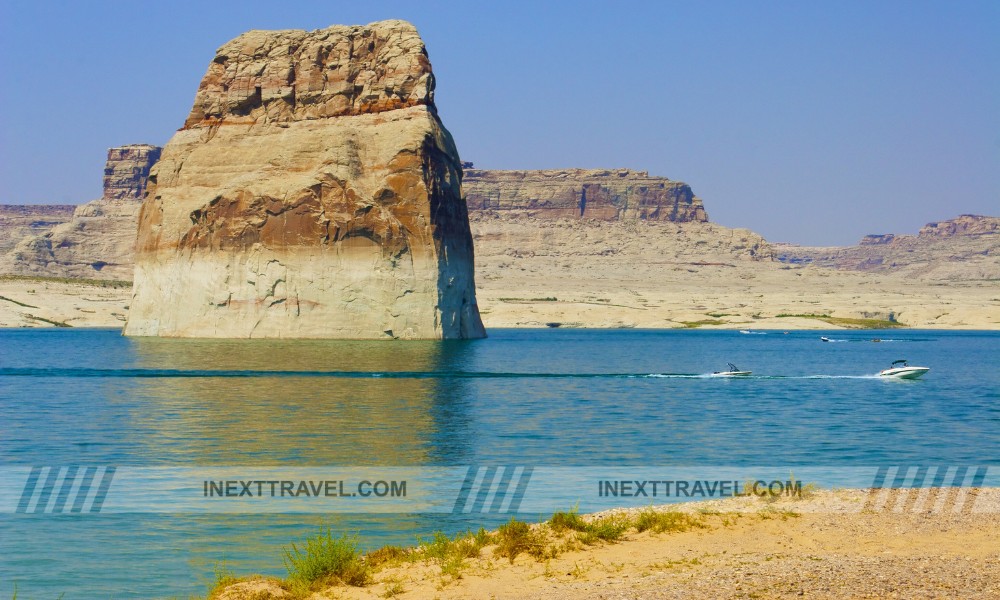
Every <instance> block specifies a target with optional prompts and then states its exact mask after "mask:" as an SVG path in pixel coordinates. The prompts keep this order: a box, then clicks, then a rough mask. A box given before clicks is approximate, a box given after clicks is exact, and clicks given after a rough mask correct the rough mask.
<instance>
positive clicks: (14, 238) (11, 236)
mask: <svg viewBox="0 0 1000 600" xmlns="http://www.w3.org/2000/svg"><path fill="white" fill-rule="evenodd" d="M75 208H76V206H74V205H72V204H0V255H3V254H4V253H5V252H7V251H8V250H10V249H11V248H13V247H14V246H16V245H17V243H18V242H19V241H21V240H22V239H24V238H25V237H26V236H31V235H39V234H43V233H45V232H46V231H48V230H49V229H51V228H52V227H54V226H56V225H59V224H60V223H65V222H66V221H69V220H70V219H71V218H72V217H73V210H74V209H75Z"/></svg>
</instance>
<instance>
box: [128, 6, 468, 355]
mask: <svg viewBox="0 0 1000 600" xmlns="http://www.w3.org/2000/svg"><path fill="white" fill-rule="evenodd" d="M461 184H462V169H461V163H460V161H459V158H458V152H457V150H456V149H455V144H454V142H453V141H452V138H451V135H450V134H449V133H448V131H447V130H446V129H445V128H444V126H443V125H442V124H441V121H440V120H439V119H438V116H437V111H436V109H435V106H434V75H433V74H432V73H431V65H430V61H429V60H428V58H427V52H426V50H425V48H424V44H423V41H422V40H421V39H420V36H419V35H418V33H417V31H416V29H415V28H414V27H413V26H412V25H411V24H409V23H406V22H404V21H381V22H377V23H372V24H370V25H366V26H333V27H329V28H327V29H322V30H317V31H312V32H305V31H298V30H285V31H250V32H248V33H245V34H243V35H241V36H239V37H238V38H236V39H235V40H233V41H231V42H229V43H227V44H226V45H224V46H222V47H221V48H220V49H219V50H218V52H217V54H216V56H215V58H214V60H213V61H212V63H211V64H210V65H209V68H208V72H207V73H206V74H205V77H204V78H203V79H202V82H201V85H200V86H199V88H198V93H197V95H196V97H195V101H194V107H193V108H192V109H191V113H190V115H189V116H188V118H187V120H186V122H185V124H184V127H183V128H182V129H181V130H180V131H178V132H177V133H176V134H175V135H174V137H173V138H172V139H171V140H170V142H169V143H168V144H167V146H166V147H165V148H164V149H163V155H162V158H161V159H160V162H159V163H158V164H157V166H156V167H155V168H154V169H153V172H152V173H151V175H150V178H149V186H148V188H147V191H148V193H147V196H146V200H145V202H144V203H143V206H142V211H141V214H140V217H139V230H138V238H137V244H136V264H135V279H134V282H135V283H134V297H133V300H132V303H131V307H130V310H129V317H128V323H127V325H126V327H125V334H126V335H159V336H177V337H298V338H305V337H313V338H353V339H373V338H426V339H441V338H476V337H483V336H485V332H484V330H483V325H482V321H481V320H480V317H479V310H478V307H477V305H476V296H475V283H474V279H473V249H472V235H471V233H470V230H469V220H468V211H467V208H466V205H465V203H464V201H463V200H462V195H461Z"/></svg>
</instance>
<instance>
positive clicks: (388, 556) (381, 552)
mask: <svg viewBox="0 0 1000 600" xmlns="http://www.w3.org/2000/svg"><path fill="white" fill-rule="evenodd" d="M409 555H410V553H409V552H407V551H406V550H404V549H402V548H400V547H399V546H382V547H381V548H379V549H377V550H372V551H371V552H368V553H366V554H365V564H366V565H368V566H369V567H372V568H374V567H377V566H380V565H384V564H387V563H393V562H400V561H402V560H405V559H406V558H407V557H408V556H409Z"/></svg>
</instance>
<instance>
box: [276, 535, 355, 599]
mask: <svg viewBox="0 0 1000 600" xmlns="http://www.w3.org/2000/svg"><path fill="white" fill-rule="evenodd" d="M283 550H284V554H285V556H284V559H283V562H284V563H285V568H286V569H287V570H288V578H289V580H291V581H292V583H295V584H306V585H311V584H313V583H315V582H331V581H332V580H336V581H340V582H342V583H345V584H347V585H354V586H362V585H365V584H367V583H368V582H369V580H370V579H371V571H370V569H369V567H368V566H367V565H366V564H365V563H364V561H362V560H361V554H360V552H359V551H358V538H357V535H353V536H349V535H347V534H346V533H345V534H343V535H341V536H340V537H334V535H333V531H332V530H331V529H330V527H327V528H326V529H325V530H323V529H321V530H320V532H319V533H317V534H316V535H314V536H313V537H310V538H307V539H306V541H305V546H304V547H303V548H302V549H300V548H299V547H298V546H296V545H295V544H294V543H293V544H292V546H291V548H290V549H289V548H285V549H283Z"/></svg>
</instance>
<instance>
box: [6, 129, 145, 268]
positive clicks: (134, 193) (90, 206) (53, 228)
mask: <svg viewBox="0 0 1000 600" xmlns="http://www.w3.org/2000/svg"><path fill="white" fill-rule="evenodd" d="M159 156H160V148H159V147H157V146H151V145H148V144H132V145H128V146H120V147H117V148H110V149H108V159H107V162H106V163H105V165H104V193H103V194H102V197H101V198H100V199H98V200H94V201H92V202H88V203H86V204H82V205H80V206H76V207H72V208H73V210H72V213H71V214H72V216H71V218H65V217H62V218H60V219H59V220H54V222H52V223H51V224H50V225H49V227H48V228H46V229H45V230H38V229H35V230H32V231H29V232H26V233H28V235H22V236H21V237H20V239H19V241H17V242H16V243H15V244H14V245H13V246H14V247H13V248H11V249H10V250H9V251H8V252H7V254H6V255H3V256H0V273H14V274H18V275H36V276H46V277H83V278H93V279H118V280H129V279H131V278H132V260H133V254H134V252H135V227H136V220H137V219H138V217H139V206H140V201H141V200H142V197H143V194H144V193H145V190H146V183H147V178H148V176H149V172H150V169H151V168H152V166H153V164H154V163H155V162H156V161H157V159H158V158H159ZM59 214H60V215H62V213H61V212H60V213H59Z"/></svg>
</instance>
